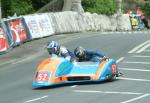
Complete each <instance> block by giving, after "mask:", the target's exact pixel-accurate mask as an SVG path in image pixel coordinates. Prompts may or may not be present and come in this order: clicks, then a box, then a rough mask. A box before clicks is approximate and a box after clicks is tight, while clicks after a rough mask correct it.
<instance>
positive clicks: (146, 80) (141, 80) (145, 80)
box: [117, 77, 150, 82]
mask: <svg viewBox="0 0 150 103" xmlns="http://www.w3.org/2000/svg"><path fill="white" fill-rule="evenodd" d="M117 79H122V80H131V81H140V82H150V80H148V79H135V78H123V77H117Z"/></svg>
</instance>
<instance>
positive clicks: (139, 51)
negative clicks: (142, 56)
mask: <svg viewBox="0 0 150 103" xmlns="http://www.w3.org/2000/svg"><path fill="white" fill-rule="evenodd" d="M148 47H150V43H149V44H147V45H145V46H144V47H142V48H141V49H140V50H138V51H137V52H136V53H141V52H143V51H144V50H146V49H147V48H148Z"/></svg>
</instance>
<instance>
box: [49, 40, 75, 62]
mask: <svg viewBox="0 0 150 103" xmlns="http://www.w3.org/2000/svg"><path fill="white" fill-rule="evenodd" d="M47 51H48V53H49V54H50V55H52V54H56V55H57V56H61V57H64V58H65V59H67V60H69V61H74V60H75V55H74V54H73V53H72V52H71V51H69V50H68V49H67V48H66V47H64V46H61V45H60V44H59V43H58V42H56V41H51V42H49V43H48V44H47Z"/></svg>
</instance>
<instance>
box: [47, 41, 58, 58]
mask: <svg viewBox="0 0 150 103" xmlns="http://www.w3.org/2000/svg"><path fill="white" fill-rule="evenodd" d="M59 50H60V45H59V43H58V42H56V41H51V42H49V43H48V44H47V51H48V52H49V54H57V55H58V54H59Z"/></svg>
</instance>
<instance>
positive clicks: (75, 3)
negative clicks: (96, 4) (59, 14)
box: [62, 0, 84, 13]
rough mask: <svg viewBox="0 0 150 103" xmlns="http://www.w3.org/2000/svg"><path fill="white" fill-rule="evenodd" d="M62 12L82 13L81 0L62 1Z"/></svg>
mask: <svg viewBox="0 0 150 103" xmlns="http://www.w3.org/2000/svg"><path fill="white" fill-rule="evenodd" d="M62 11H76V12H79V13H83V12H84V10H83V8H82V5H81V0H64V6H63V10H62Z"/></svg>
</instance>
